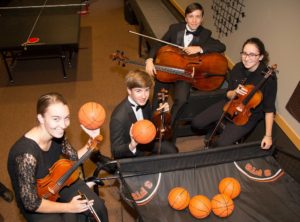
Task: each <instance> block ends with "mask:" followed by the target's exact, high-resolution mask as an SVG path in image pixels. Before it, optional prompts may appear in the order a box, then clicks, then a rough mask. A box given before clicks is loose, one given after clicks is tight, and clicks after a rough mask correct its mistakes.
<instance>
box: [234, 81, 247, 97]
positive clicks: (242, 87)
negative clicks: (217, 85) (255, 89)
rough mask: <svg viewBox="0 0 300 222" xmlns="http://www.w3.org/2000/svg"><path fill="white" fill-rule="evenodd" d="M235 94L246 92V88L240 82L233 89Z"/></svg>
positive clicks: (244, 93)
mask: <svg viewBox="0 0 300 222" xmlns="http://www.w3.org/2000/svg"><path fill="white" fill-rule="evenodd" d="M234 91H235V93H236V94H238V95H242V96H244V95H246V94H247V93H248V90H247V89H246V88H245V87H244V86H243V85H241V84H239V85H238V87H236V89H235V90H234Z"/></svg>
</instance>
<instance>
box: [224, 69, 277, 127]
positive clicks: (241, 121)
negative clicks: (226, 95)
mask: <svg viewBox="0 0 300 222" xmlns="http://www.w3.org/2000/svg"><path fill="white" fill-rule="evenodd" d="M276 69H277V65H276V64H274V65H272V66H271V67H268V68H267V70H266V71H263V74H264V78H263V79H262V80H261V81H260V82H259V83H258V84H257V85H256V86H254V85H245V86H244V88H246V89H247V91H248V92H247V94H246V95H236V96H235V97H234V98H233V99H231V100H230V101H229V102H228V103H226V104H225V106H224V107H223V111H224V112H226V114H227V116H228V117H229V118H230V119H231V120H232V122H233V123H234V124H235V125H237V126H243V125H245V124H246V123H247V122H248V120H249V118H250V116H251V115H252V112H251V110H252V109H255V107H257V106H258V105H259V104H260V103H261V101H262V99H263V94H262V92H261V91H260V90H259V89H260V88H261V86H262V85H263V84H264V83H265V81H266V80H267V79H268V78H269V77H270V76H271V75H273V73H275V71H276Z"/></svg>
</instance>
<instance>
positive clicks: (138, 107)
mask: <svg viewBox="0 0 300 222" xmlns="http://www.w3.org/2000/svg"><path fill="white" fill-rule="evenodd" d="M130 105H131V106H132V107H135V111H138V110H139V109H141V108H142V107H141V106H139V105H134V104H132V103H130Z"/></svg>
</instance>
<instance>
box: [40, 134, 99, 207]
mask: <svg viewBox="0 0 300 222" xmlns="http://www.w3.org/2000/svg"><path fill="white" fill-rule="evenodd" d="M102 140H103V137H102V136H101V135H98V136H97V137H96V138H94V139H93V140H92V142H91V144H90V145H89V147H88V150H87V152H86V153H85V154H84V155H83V156H82V157H81V158H80V159H79V160H78V161H77V162H75V163H74V162H73V161H71V160H68V159H60V160H58V161H56V162H55V163H54V164H53V166H52V167H51V168H50V169H49V174H48V175H47V176H45V177H44V178H41V179H37V193H38V195H39V197H41V198H44V199H48V200H52V201H56V200H57V199H58V198H59V191H60V190H61V189H62V188H63V187H65V186H70V185H71V184H72V183H74V182H75V181H76V180H77V179H78V178H79V173H80V172H79V170H78V167H79V166H80V164H82V163H83V162H84V161H85V160H86V159H87V158H88V157H89V156H90V154H91V153H92V151H93V150H94V149H95V148H96V146H97V144H98V143H99V142H101V141H102Z"/></svg>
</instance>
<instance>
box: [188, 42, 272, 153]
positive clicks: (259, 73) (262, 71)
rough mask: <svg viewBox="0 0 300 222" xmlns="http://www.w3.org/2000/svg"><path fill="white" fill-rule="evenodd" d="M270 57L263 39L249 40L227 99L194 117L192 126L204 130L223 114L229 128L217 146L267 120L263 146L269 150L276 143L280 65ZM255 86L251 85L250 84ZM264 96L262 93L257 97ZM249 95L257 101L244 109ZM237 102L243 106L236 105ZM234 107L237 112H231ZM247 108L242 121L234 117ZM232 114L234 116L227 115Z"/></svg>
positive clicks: (229, 142) (218, 140) (217, 141)
mask: <svg viewBox="0 0 300 222" xmlns="http://www.w3.org/2000/svg"><path fill="white" fill-rule="evenodd" d="M268 62H269V57H268V53H267V51H266V49H265V46H264V44H263V42H262V41H261V40H260V39H258V38H250V39H248V40H247V41H246V42H245V43H244V44H243V47H242V51H241V62H239V63H237V64H236V65H235V66H234V67H233V69H232V70H231V71H230V74H229V80H228V82H229V86H228V91H227V94H226V96H227V98H226V100H225V101H220V102H218V103H216V104H214V105H212V106H211V107H209V108H208V109H206V110H204V111H203V112H202V113H200V114H198V115H197V116H195V117H194V119H193V121H192V127H193V128H195V129H204V128H206V127H208V126H209V125H210V124H212V123H214V122H217V121H218V120H219V119H220V117H221V116H222V114H224V113H225V117H230V118H225V119H229V120H228V121H227V123H226V126H225V129H224V130H223V131H222V132H221V134H220V135H219V137H218V139H217V140H216V142H215V144H214V145H215V146H225V145H230V144H234V143H235V142H236V141H238V140H239V139H241V138H242V137H243V136H245V135H246V134H247V133H249V132H250V131H251V130H252V129H253V128H254V127H255V126H256V125H257V123H258V121H259V120H261V119H263V118H264V119H265V135H264V136H263V138H262V141H261V147H262V149H269V148H270V147H271V146H272V127H273V121H274V115H275V112H276V109H275V99H276V93H277V78H276V76H275V72H274V70H275V69H276V67H272V68H270V67H268V66H267V65H268ZM250 86H251V87H250ZM257 95H260V96H257ZM249 98H250V99H251V100H252V99H253V100H255V99H256V100H257V101H256V103H255V104H254V103H253V104H254V105H253V106H252V107H251V106H250V107H248V109H249V110H246V109H244V108H245V107H247V106H248V105H249V104H251V102H250V100H249ZM236 101H238V102H239V104H240V105H236V106H234V105H233V104H236ZM231 108H234V109H235V111H234V114H233V115H232V113H230V112H228V110H229V109H231ZM243 110H246V111H247V115H245V116H247V118H246V117H245V118H244V119H243V120H241V121H240V122H238V121H235V119H234V118H233V119H231V117H233V116H235V115H237V116H238V115H239V114H240V113H242V111H243ZM226 112H227V114H228V113H229V114H231V115H226Z"/></svg>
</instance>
